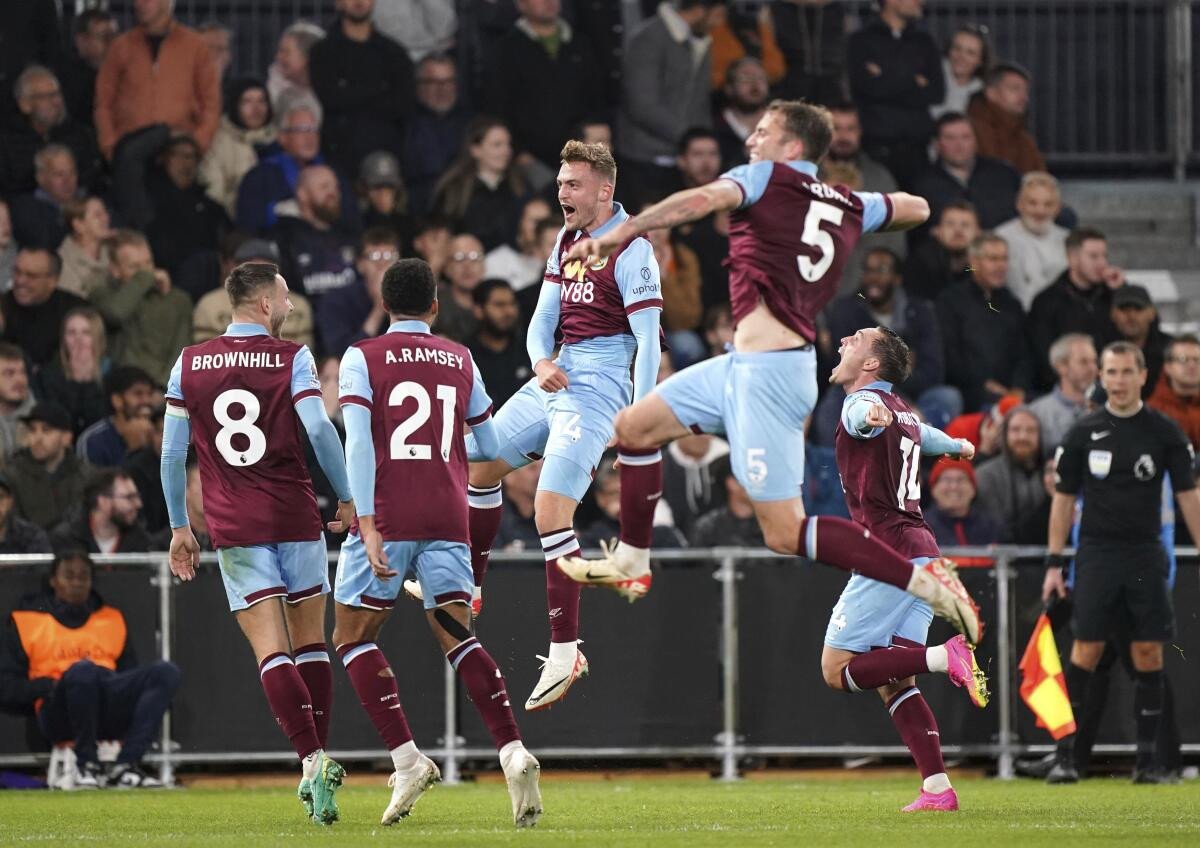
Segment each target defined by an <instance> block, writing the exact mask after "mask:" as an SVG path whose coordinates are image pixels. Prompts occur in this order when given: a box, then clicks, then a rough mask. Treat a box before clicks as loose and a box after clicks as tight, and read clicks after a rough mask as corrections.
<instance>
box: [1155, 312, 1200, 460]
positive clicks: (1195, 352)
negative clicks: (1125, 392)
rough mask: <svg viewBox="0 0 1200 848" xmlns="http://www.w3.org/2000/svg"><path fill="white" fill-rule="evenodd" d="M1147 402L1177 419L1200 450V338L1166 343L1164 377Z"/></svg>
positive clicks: (1177, 422)
mask: <svg viewBox="0 0 1200 848" xmlns="http://www.w3.org/2000/svg"><path fill="white" fill-rule="evenodd" d="M1146 403H1147V404H1148V405H1149V406H1151V407H1153V408H1154V409H1157V410H1158V411H1159V412H1161V413H1163V414H1164V415H1167V416H1168V417H1170V418H1173V419H1174V420H1175V423H1176V424H1178V425H1179V426H1180V428H1181V429H1182V430H1183V432H1184V434H1185V435H1186V436H1187V437H1188V441H1189V442H1191V444H1192V448H1193V450H1194V449H1195V448H1196V447H1200V338H1197V337H1196V336H1194V335H1190V334H1189V335H1182V336H1176V337H1175V338H1173V339H1171V341H1170V342H1168V343H1167V350H1166V361H1165V362H1164V363H1163V371H1162V376H1161V377H1160V378H1159V380H1158V384H1157V385H1156V386H1155V387H1154V392H1153V393H1152V394H1151V395H1150V397H1149V399H1148V400H1147V401H1146Z"/></svg>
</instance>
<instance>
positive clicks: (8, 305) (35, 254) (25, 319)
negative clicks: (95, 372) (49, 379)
mask: <svg viewBox="0 0 1200 848" xmlns="http://www.w3.org/2000/svg"><path fill="white" fill-rule="evenodd" d="M61 271H62V262H61V260H60V259H59V258H58V254H57V253H54V252H53V251H52V249H50V248H44V247H27V248H22V249H21V250H20V251H19V252H18V253H17V261H16V265H15V267H14V268H13V278H12V288H11V289H10V290H9V291H6V292H5V293H4V295H3V296H0V325H2V326H3V328H4V333H3V338H4V341H6V342H12V343H13V344H15V345H17V347H19V348H20V349H21V350H23V351H24V352H25V355H26V356H28V357H29V361H30V362H31V363H32V364H33V366H34V368H39V367H41V366H42V365H45V364H46V363H47V362H49V361H50V360H51V359H52V358H53V357H54V354H55V353H56V352H57V351H58V333H59V330H60V329H61V328H62V322H63V318H64V317H66V314H67V312H69V311H70V310H71V309H73V308H74V307H76V306H85V305H86V304H87V301H85V300H84V299H83V298H81V297H79V296H78V295H74V294H71V293H70V292H66V291H62V290H61V289H60V288H58V275H59V273H60V272H61Z"/></svg>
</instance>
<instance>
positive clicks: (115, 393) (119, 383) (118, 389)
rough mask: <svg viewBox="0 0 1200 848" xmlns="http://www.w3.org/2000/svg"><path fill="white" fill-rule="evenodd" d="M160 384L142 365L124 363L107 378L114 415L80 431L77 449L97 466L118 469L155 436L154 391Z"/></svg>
mask: <svg viewBox="0 0 1200 848" xmlns="http://www.w3.org/2000/svg"><path fill="white" fill-rule="evenodd" d="M157 388H158V385H157V384H156V383H155V382H154V379H153V378H152V377H151V376H150V375H149V374H147V373H146V372H145V371H143V370H142V369H141V368H135V367H133V366H122V367H118V368H114V369H112V370H111V371H109V372H108V374H106V375H105V377H104V391H105V394H107V395H108V403H109V406H111V407H112V415H109V416H108V417H106V418H103V419H101V420H100V421H97V422H96V423H95V424H93V425H92V426H90V427H88V428H87V429H86V430H84V431H83V432H82V433H80V434H79V438H78V439H77V440H76V442H75V452H76V453H77V454H79V456H80V457H81V458H82V459H86V460H87V461H88V462H89V463H90V464H92V465H94V466H96V467H97V468H114V467H116V466H119V465H120V464H121V463H123V462H124V461H125V457H126V456H127V455H128V454H130V453H132V452H133V451H135V450H140V449H141V448H143V447H145V446H146V445H147V444H148V443H149V442H150V439H151V438H153V435H154V434H153V430H154V425H153V423H152V422H151V421H150V417H151V415H152V413H153V412H154V393H155V391H156V390H157Z"/></svg>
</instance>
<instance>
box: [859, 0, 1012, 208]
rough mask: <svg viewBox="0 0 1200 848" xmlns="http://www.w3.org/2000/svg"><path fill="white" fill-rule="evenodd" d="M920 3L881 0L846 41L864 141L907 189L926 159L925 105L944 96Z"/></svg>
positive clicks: (928, 120) (927, 125)
mask: <svg viewBox="0 0 1200 848" xmlns="http://www.w3.org/2000/svg"><path fill="white" fill-rule="evenodd" d="M923 5H924V4H923V2H922V0H881V2H880V4H879V14H878V16H876V17H873V18H871V19H870V20H868V21H867V22H866V23H865V24H863V27H862V29H860V30H859V31H858V32H856V33H854V34H853V35H851V36H850V38H849V40H848V42H847V45H846V65H847V71H848V72H849V75H850V92H851V94H852V95H853V98H854V102H855V103H857V104H858V108H859V110H860V112H861V114H862V123H863V131H864V133H865V135H866V142H865V145H864V146H865V147H866V148H867V151H868V152H869V153H870V154H871V155H872V156H873V157H875V158H876V159H878V160H879V161H881V162H883V163H884V164H885V165H887V167H888V170H890V171H891V172H892V173H893V174H894V175H895V177H896V180H897V181H898V182H899V183H900V185H901V186H903V187H906V188H907V187H908V186H911V185H913V184H914V180H915V179H916V177H917V175H918V174H919V173H920V172H921V169H922V166H923V165H924V164H925V161H926V147H927V145H928V143H929V135H930V133H931V131H932V130H933V120H932V119H931V118H930V117H929V107H930V106H932V105H934V104H935V103H941V102H942V101H943V100H944V99H945V97H946V85H945V80H944V79H943V76H942V67H941V58H940V57H939V56H938V48H937V44H936V42H934V40H933V36H931V35H930V34H929V33H928V32H926V31H925V29H924V28H923V27H922V26H921V24H920V23H919V21H920V19H921V16H922V14H923V9H922V6H923ZM997 223H999V222H997Z"/></svg>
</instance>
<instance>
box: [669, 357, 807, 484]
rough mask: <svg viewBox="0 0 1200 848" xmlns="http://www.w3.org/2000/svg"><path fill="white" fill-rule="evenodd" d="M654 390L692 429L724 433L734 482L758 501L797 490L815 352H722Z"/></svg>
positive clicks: (802, 479)
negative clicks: (722, 353)
mask: <svg viewBox="0 0 1200 848" xmlns="http://www.w3.org/2000/svg"><path fill="white" fill-rule="evenodd" d="M655 391H656V392H658V394H659V396H661V397H662V399H663V400H665V401H666V402H667V406H669V407H670V408H671V411H672V412H673V413H675V417H676V418H677V419H679V423H680V424H682V425H683V426H684V427H687V428H688V429H690V430H692V432H695V433H715V434H717V435H722V434H724V435H725V436H726V437H727V439H728V441H729V454H730V464H731V465H732V466H733V474H734V476H735V477H736V478H737V481H738V482H739V483H741V484H742V486H743V487H745V489H746V492H747V493H748V494H749V495H750V497H751V499H753V500H756V501H782V500H787V499H789V498H798V497H800V490H801V486H802V485H803V483H804V422H805V421H806V420H807V418H808V416H809V415H810V414H811V413H812V411H813V407H814V406H816V403H817V355H816V353H815V352H814V350H813V348H812V347H811V346H809V347H807V348H804V349H803V350H778V351H769V352H767V353H738V352H736V351H735V352H733V353H726V354H724V355H722V356H716V357H713V358H712V359H706V360H704V361H703V362H698V363H696V364H695V365H692V366H690V367H688V368H685V369H683V370H682V371H680V372H679V373H677V374H674V375H672V376H671V377H669V378H667V379H666V380H665V381H663V382H662V383H661V384H660V385H659V386H658V388H657V389H655Z"/></svg>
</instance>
